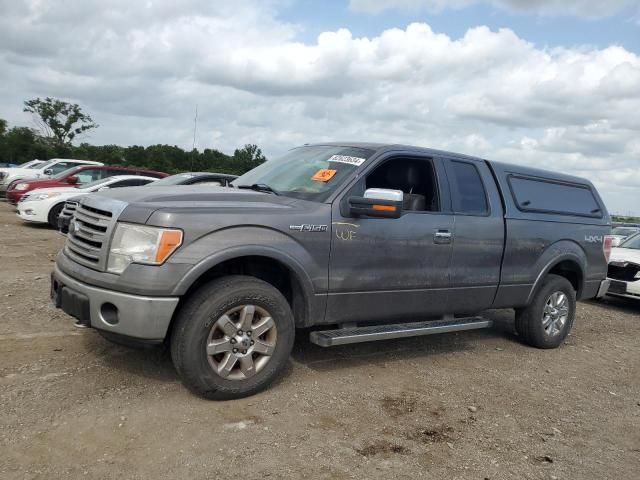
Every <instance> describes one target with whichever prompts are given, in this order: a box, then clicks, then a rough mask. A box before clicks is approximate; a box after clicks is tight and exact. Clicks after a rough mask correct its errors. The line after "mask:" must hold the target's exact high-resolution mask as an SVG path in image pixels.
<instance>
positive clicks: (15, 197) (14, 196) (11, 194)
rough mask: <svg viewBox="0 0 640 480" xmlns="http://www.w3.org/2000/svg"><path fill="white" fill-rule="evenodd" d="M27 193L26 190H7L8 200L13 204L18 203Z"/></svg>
mask: <svg viewBox="0 0 640 480" xmlns="http://www.w3.org/2000/svg"><path fill="white" fill-rule="evenodd" d="M25 193H27V192H26V190H7V193H6V196H7V201H8V202H9V203H11V204H12V205H16V204H17V203H18V202H19V201H20V199H21V198H22V197H23V196H24V194H25Z"/></svg>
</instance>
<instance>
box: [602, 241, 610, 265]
mask: <svg viewBox="0 0 640 480" xmlns="http://www.w3.org/2000/svg"><path fill="white" fill-rule="evenodd" d="M612 245H613V237H612V236H611V235H605V236H604V239H603V240H602V251H603V252H604V258H605V259H606V260H607V263H609V258H610V257H611V247H612Z"/></svg>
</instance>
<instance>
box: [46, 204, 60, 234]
mask: <svg viewBox="0 0 640 480" xmlns="http://www.w3.org/2000/svg"><path fill="white" fill-rule="evenodd" d="M63 208H64V203H57V204H55V205H54V206H53V207H51V210H49V215H47V222H48V223H49V225H50V226H52V227H53V228H55V229H57V228H58V217H59V216H60V214H61V213H62V209H63Z"/></svg>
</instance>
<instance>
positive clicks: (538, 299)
mask: <svg viewBox="0 0 640 480" xmlns="http://www.w3.org/2000/svg"><path fill="white" fill-rule="evenodd" d="M575 314H576V292H575V290H574V289H573V286H572V285H571V283H570V282H569V281H568V280H567V279H566V278H564V277H560V276H558V275H552V274H551V275H548V276H547V278H546V279H545V280H544V283H543V284H542V286H541V287H540V288H539V289H538V291H537V292H536V293H535V294H534V296H533V299H532V301H531V303H530V304H529V305H528V306H527V307H525V308H523V309H521V310H518V311H516V331H517V332H518V335H519V336H520V337H521V338H522V340H523V341H524V342H525V343H527V344H529V345H531V346H533V347H537V348H556V347H558V346H560V344H561V343H562V342H563V341H564V339H565V338H566V337H567V335H568V334H569V332H570V331H571V327H572V326H573V321H574V318H575Z"/></svg>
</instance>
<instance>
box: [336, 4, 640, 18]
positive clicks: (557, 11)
mask: <svg viewBox="0 0 640 480" xmlns="http://www.w3.org/2000/svg"><path fill="white" fill-rule="evenodd" d="M481 3H484V4H488V5H491V6H493V7H496V8H501V9H506V10H510V11H513V12H526V13H535V14H539V15H571V16H577V17H586V18H598V17H606V16H609V15H613V14H615V13H618V12H620V11H621V10H623V9H624V8H626V7H637V6H638V5H639V4H640V3H639V2H638V0H605V1H603V0H350V2H349V6H350V8H351V9H352V10H355V11H359V12H367V13H380V12H382V11H385V10H391V9H398V10H408V11H419V10H425V11H428V12H440V11H442V10H458V9H462V8H465V7H468V6H470V5H475V4H481Z"/></svg>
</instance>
